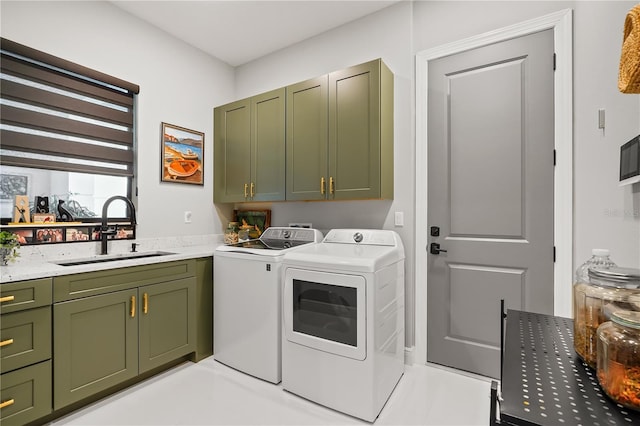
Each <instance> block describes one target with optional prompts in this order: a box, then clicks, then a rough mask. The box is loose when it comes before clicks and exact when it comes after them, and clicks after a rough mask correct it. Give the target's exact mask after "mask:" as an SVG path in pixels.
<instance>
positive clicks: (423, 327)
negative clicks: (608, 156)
mask: <svg viewBox="0 0 640 426" xmlns="http://www.w3.org/2000/svg"><path fill="white" fill-rule="evenodd" d="M572 12H573V11H572V9H564V10H560V11H558V12H554V13H551V14H548V15H544V16H541V17H539V18H534V19H531V20H528V21H525V22H521V23H519V24H515V25H511V26H508V27H504V28H501V29H497V30H494V31H489V32H486V33H483V34H480V35H477V36H473V37H469V38H466V39H463V40H459V41H455V42H451V43H448V44H445V45H441V46H438V47H434V48H432V49H428V50H424V51H421V52H418V53H417V54H416V79H415V81H416V194H415V196H416V211H415V221H416V222H415V223H416V226H415V227H416V239H415V243H416V245H415V253H416V255H415V256H416V259H415V269H414V272H415V275H414V277H415V280H414V281H415V295H416V298H415V304H416V305H415V309H416V322H415V353H414V361H415V362H417V363H419V364H426V362H427V285H428V282H427V278H426V277H427V263H428V262H427V257H428V252H427V249H426V247H427V244H428V242H429V235H428V226H427V223H428V222H427V219H428V216H427V209H428V207H429V206H428V202H427V189H428V182H427V167H428V162H427V160H428V159H427V144H428V137H427V122H428V117H427V89H428V83H427V82H428V75H427V72H428V64H429V61H431V60H434V59H438V58H441V57H444V56H448V55H451V54H455V53H460V52H463V51H466V50H471V49H475V48H478V47H482V46H486V45H488V44H491V43H496V42H500V41H504V40H508V39H512V38H515V37H521V36H525V35H528V34H532V33H535V32H539V31H544V30H547V29H553V39H554V41H553V45H554V52H555V53H556V70H555V73H554V88H555V89H554V123H555V124H554V140H555V142H554V144H555V150H556V167H555V169H554V197H553V202H554V212H553V216H554V218H553V219H554V245H555V249H556V250H555V251H556V253H555V259H556V261H555V264H554V272H553V277H554V303H553V305H554V306H553V312H554V314H555V315H559V316H564V317H571V316H572V313H571V310H572V308H571V306H572V305H571V300H572V292H571V289H572V280H573V47H572V46H573V27H572ZM423 141H424V143H422V142H423ZM419 277H424V279H420V278H419ZM498 318H499V313H498V312H496V327H497V326H498Z"/></svg>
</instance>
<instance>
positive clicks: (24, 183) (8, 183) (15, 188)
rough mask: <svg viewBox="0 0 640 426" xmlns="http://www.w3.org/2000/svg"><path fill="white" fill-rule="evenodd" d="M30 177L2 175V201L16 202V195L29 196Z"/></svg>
mask: <svg viewBox="0 0 640 426" xmlns="http://www.w3.org/2000/svg"><path fill="white" fill-rule="evenodd" d="M28 189H29V177H28V176H23V175H9V174H4V173H2V174H0V199H2V200H11V201H13V200H14V197H15V196H16V195H28Z"/></svg>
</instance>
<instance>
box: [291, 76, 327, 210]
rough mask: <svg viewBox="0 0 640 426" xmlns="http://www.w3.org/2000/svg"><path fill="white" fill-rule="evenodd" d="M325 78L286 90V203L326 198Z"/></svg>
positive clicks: (299, 84)
mask: <svg viewBox="0 0 640 426" xmlns="http://www.w3.org/2000/svg"><path fill="white" fill-rule="evenodd" d="M327 87H328V76H326V75H325V76H322V77H318V78H314V79H311V80H307V81H303V82H300V83H297V84H294V85H291V86H289V87H287V138H286V139H287V149H286V152H287V194H286V199H287V200H324V199H325V198H326V195H327V185H328V179H329V176H328V175H327V141H328V140H327V135H328V120H327V113H328V107H329V103H328V89H327Z"/></svg>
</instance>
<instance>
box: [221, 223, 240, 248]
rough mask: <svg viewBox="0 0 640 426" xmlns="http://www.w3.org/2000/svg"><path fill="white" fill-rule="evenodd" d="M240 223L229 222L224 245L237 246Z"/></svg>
mask: <svg viewBox="0 0 640 426" xmlns="http://www.w3.org/2000/svg"><path fill="white" fill-rule="evenodd" d="M238 228H239V225H238V222H229V225H228V226H227V229H226V230H225V231H224V243H225V244H237V243H238Z"/></svg>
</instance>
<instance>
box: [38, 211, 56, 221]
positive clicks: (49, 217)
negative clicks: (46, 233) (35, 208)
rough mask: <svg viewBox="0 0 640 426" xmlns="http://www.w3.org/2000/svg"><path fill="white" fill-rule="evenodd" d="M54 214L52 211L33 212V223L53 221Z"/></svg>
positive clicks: (54, 219)
mask: <svg viewBox="0 0 640 426" xmlns="http://www.w3.org/2000/svg"><path fill="white" fill-rule="evenodd" d="M55 221H56V215H55V214H53V213H34V214H33V223H55Z"/></svg>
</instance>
